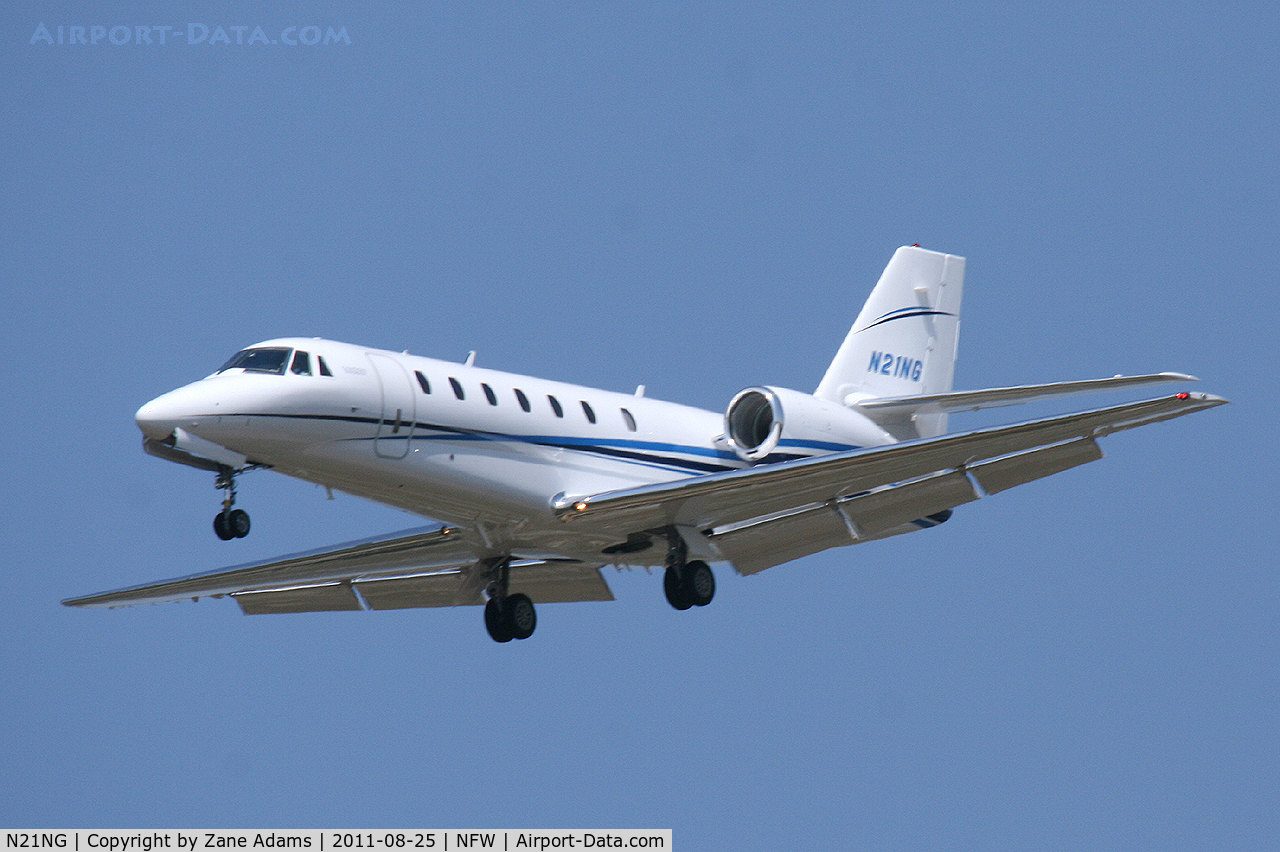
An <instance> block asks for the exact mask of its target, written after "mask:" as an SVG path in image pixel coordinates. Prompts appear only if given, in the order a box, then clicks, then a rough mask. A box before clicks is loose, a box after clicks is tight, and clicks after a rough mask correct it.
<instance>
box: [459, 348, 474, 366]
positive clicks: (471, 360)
mask: <svg viewBox="0 0 1280 852" xmlns="http://www.w3.org/2000/svg"><path fill="white" fill-rule="evenodd" d="M462 363H463V364H465V365H466V366H468V367H474V366H475V363H476V350H474V349H472V350H471V351H470V352H468V353H467V357H466V359H465V360H464V361H463V362H462Z"/></svg>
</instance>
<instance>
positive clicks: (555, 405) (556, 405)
mask: <svg viewBox="0 0 1280 852" xmlns="http://www.w3.org/2000/svg"><path fill="white" fill-rule="evenodd" d="M547 401H548V402H550V403H551V410H552V411H554V412H555V413H556V417H564V409H563V408H561V407H560V400H558V399H556V398H555V397H554V396H552V395H551V394H547Z"/></svg>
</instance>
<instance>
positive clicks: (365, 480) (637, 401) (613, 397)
mask: <svg viewBox="0 0 1280 852" xmlns="http://www.w3.org/2000/svg"><path fill="white" fill-rule="evenodd" d="M253 348H254V349H273V348H274V349H275V350H277V351H278V350H282V349H283V350H289V352H290V354H289V356H288V363H286V366H285V368H284V369H283V370H281V371H279V372H262V371H254V370H245V369H240V368H232V369H226V370H224V371H220V372H218V373H215V374H214V375H211V376H209V377H208V378H205V379H203V380H201V381H198V382H194V383H192V384H190V385H186V386H184V387H181V388H178V389H177V390H174V391H171V392H170V393H167V394H164V395H163V396H160V397H158V398H156V399H154V400H152V401H151V402H149V403H147V404H146V405H144V406H143V407H142V408H141V409H139V411H138V414H137V421H138V425H139V427H140V428H141V429H142V431H143V432H144V434H146V436H147V437H148V438H151V439H155V440H164V439H166V438H168V437H169V436H171V435H173V434H174V430H175V429H181V430H185V431H186V432H187V433H189V434H191V435H194V436H197V437H198V438H199V439H203V440H205V441H210V442H213V443H214V444H217V445H219V446H220V447H225V448H227V449H228V450H231V451H233V452H234V453H238V454H241V455H243V456H245V457H246V458H247V460H248V462H249V463H251V464H252V463H258V464H262V465H268V466H270V467H271V468H273V469H275V470H277V471H279V472H281V473H284V474H287V475H289V476H294V477H297V478H299V479H303V480H307V481H310V482H315V483H318V484H321V485H325V486H328V487H330V488H334V489H338V490H341V491H345V492H347V493H351V494H356V495H359V496H362V497H366V498H369V499H372V500H376V501H378V502H380V503H386V504H388V505H392V506H396V507H398V508H401V509H404V510H406V511H410V512H413V513H415V514H419V515H423V516H426V517H430V518H434V519H437V520H440V521H444V522H445V523H449V524H457V525H460V526H467V527H469V528H471V529H477V530H480V531H482V534H483V535H485V536H488V537H491V538H492V541H490V542H487V544H489V545H490V546H492V547H494V548H495V549H504V548H505V549H510V550H512V551H518V552H523V553H536V552H538V551H540V550H543V549H545V550H548V551H554V552H557V553H561V554H563V553H564V552H565V551H566V549H568V550H571V551H578V552H582V553H583V554H584V556H586V554H587V552H590V554H591V555H592V556H593V557H595V558H597V559H598V558H600V557H599V555H598V554H599V553H600V548H601V546H607V545H608V544H609V541H608V540H607V539H600V540H593V539H592V538H591V537H590V536H589V535H587V536H583V530H581V529H576V530H575V531H574V535H573V537H572V540H571V539H569V538H566V533H565V530H564V526H563V524H561V523H560V522H559V521H557V520H556V519H555V517H554V515H553V513H552V510H551V504H552V501H553V500H554V499H555V498H556V497H558V496H561V495H568V496H574V495H589V494H598V493H601V492H605V491H610V490H616V489H624V488H632V487H635V486H640V485H646V484H650V483H654V482H663V481H670V480H674V479H679V478H682V477H687V476H694V475H698V474H703V473H708V472H717V471H725V470H731V469H735V468H741V467H746V466H748V465H747V463H746V462H744V461H742V460H741V459H740V458H739V457H738V456H737V455H736V454H735V453H734V452H733V450H732V448H731V447H730V446H729V445H728V444H727V443H726V442H725V440H724V437H723V432H724V423H723V418H722V416H721V415H720V414H718V413H715V412H711V411H706V410H703V409H698V408H693V407H690V406H686V405H679V404H677V403H672V402H663V401H661V400H656V399H649V398H646V397H643V396H636V395H628V394H620V393H614V392H610V391H605V390H599V389H595V388H587V387H580V386H576V385H570V384H564V383H560V382H552V381H547V380H544V379H538V378H534V377H531V376H523V375H517V374H513V373H505V372H501V371H497V370H488V369H483V368H480V367H475V366H471V365H469V364H459V363H457V362H448V361H439V360H435V359H432V358H424V357H419V356H415V355H409V354H404V353H394V352H388V351H383V350H375V349H369V348H366V347H360V346H353V345H350V344H346V343H338V342H334V341H329V340H320V339H309V338H282V339H278V340H272V341H267V342H264V343H261V344H256V346H255V347H253ZM299 352H303V353H306V361H307V363H306V364H305V366H306V367H307V370H308V372H305V373H303V374H298V373H295V372H294V370H293V365H294V363H295V362H294V361H293V359H294V358H295V357H296V354H297V353H299ZM281 357H285V356H281ZM526 409H527V410H526ZM786 443H787V446H784V447H779V451H780V452H779V454H778V456H777V458H776V459H774V460H782V459H784V458H797V457H802V456H808V455H815V454H819V453H824V452H831V451H832V450H833V449H837V447H833V446H832V445H831V444H829V443H824V444H822V445H821V446H818V445H812V446H805V445H804V443H805V442H799V441H790V442H786ZM848 446H852V445H848ZM846 448H847V447H846ZM661 557H662V554H661V553H659V552H656V551H655V552H654V553H652V554H647V555H646V554H641V555H637V556H628V557H626V559H625V560H624V561H625V562H626V563H627V564H648V561H649V559H650V558H652V559H656V560H657V562H658V563H659V564H660V562H661Z"/></svg>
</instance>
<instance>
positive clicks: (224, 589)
mask: <svg viewBox="0 0 1280 852" xmlns="http://www.w3.org/2000/svg"><path fill="white" fill-rule="evenodd" d="M462 532H463V531H461V530H459V529H457V528H456V527H439V526H437V527H422V528H418V529H414V530H407V531H405V532H401V533H396V534H394V535H392V536H384V537H380V538H373V539H364V540H361V541H355V542H348V543H346V544H340V545H337V546H336V547H331V548H325V549H321V550H313V551H309V552H306V553H299V554H294V555H292V556H285V557H281V558H278V559H273V560H269V561H266V562H257V563H250V564H246V565H237V566H235V567H232V568H223V569H219V570H217V571H211V572H207V573H203V574H195V575H192V576H189V577H179V578H176V579H172V580H162V581H159V582H156V583H148V584H146V585H142V586H134V587H131V588H127V589H119V590H116V591H112V592H103V593H101V594H96V595H87V596H85V597H80V598H71V599H69V600H65V601H63V603H64V604H66V605H67V606H75V607H121V606H132V605H134V604H143V603H166V602H171V601H181V600H197V599H199V598H202V597H214V598H220V597H224V596H230V597H231V598H233V599H234V600H235V601H236V603H238V604H239V605H240V608H241V610H243V611H244V613H245V614H246V615H257V614H266V613H280V612H323V611H333V610H360V609H408V608H414V607H435V606H457V605H478V604H483V603H484V597H483V595H482V594H481V590H482V589H483V588H484V580H485V576H486V569H487V567H488V564H489V563H488V560H486V559H485V558H484V555H483V554H481V553H479V552H478V551H477V550H476V548H475V546H474V544H473V543H472V542H471V541H469V540H468V537H467V536H465V535H463V534H462ZM510 576H511V580H510V589H511V591H512V592H523V593H525V594H527V595H529V597H530V598H532V599H533V600H534V601H536V602H538V603H559V602H563V601H583V600H613V595H612V593H610V591H609V587H608V585H607V584H606V583H605V581H604V578H603V577H602V576H601V575H600V566H599V565H598V564H596V565H591V564H586V563H582V562H577V561H574V560H555V559H524V560H520V559H517V560H516V561H514V562H512V563H511V574H510Z"/></svg>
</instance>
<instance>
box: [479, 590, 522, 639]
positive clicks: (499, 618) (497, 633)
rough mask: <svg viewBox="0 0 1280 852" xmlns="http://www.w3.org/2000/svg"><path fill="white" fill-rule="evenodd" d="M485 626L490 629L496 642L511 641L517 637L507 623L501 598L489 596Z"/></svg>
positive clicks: (490, 636) (491, 636) (485, 612)
mask: <svg viewBox="0 0 1280 852" xmlns="http://www.w3.org/2000/svg"><path fill="white" fill-rule="evenodd" d="M484 628H485V630H488V631H489V638H490V639H492V640H493V641H495V642H510V641H511V640H512V639H514V638H516V637H515V635H514V634H513V633H512V632H511V626H510V625H509V624H508V623H507V619H506V613H504V612H503V611H502V602H501V600H500V599H499V598H489V602H488V603H487V604H485V605H484Z"/></svg>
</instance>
